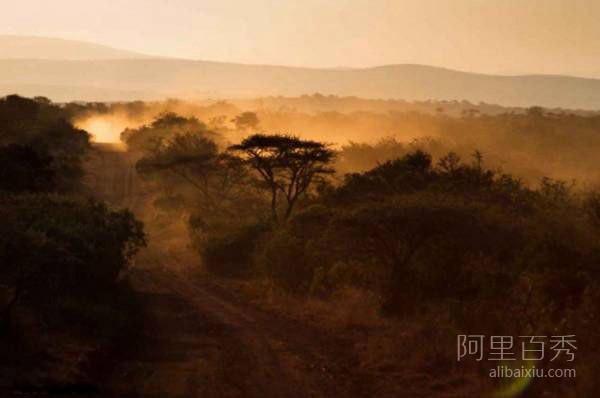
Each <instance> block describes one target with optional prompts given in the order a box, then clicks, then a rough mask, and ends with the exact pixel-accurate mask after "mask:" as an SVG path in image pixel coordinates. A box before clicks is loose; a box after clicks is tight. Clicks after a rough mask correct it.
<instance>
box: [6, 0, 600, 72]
mask: <svg viewBox="0 0 600 398" xmlns="http://www.w3.org/2000/svg"><path fill="white" fill-rule="evenodd" d="M0 2H1V3H3V4H1V6H0V10H1V11H0V34H16V35H36V36H51V37H60V38H67V39H77V40H84V41H92V42H96V43H100V44H106V45H110V46H114V47H119V48H124V49H129V50H135V51H139V52H145V53H150V54H157V55H167V56H175V57H183V58H193V59H205V60H217V61H234V62H245V63H261V64H281V65H297V66H314V67H321V66H325V67H338V66H351V67H362V66H373V65H381V64H394V63H419V64H429V65H437V66H445V67H449V68H455V69H461V70H469V71H477V72H490V73H509V74H510V73H563V74H572V75H580V76H592V77H600V0H85V1H84V0H52V1H49V0H18V1H9V0H0Z"/></svg>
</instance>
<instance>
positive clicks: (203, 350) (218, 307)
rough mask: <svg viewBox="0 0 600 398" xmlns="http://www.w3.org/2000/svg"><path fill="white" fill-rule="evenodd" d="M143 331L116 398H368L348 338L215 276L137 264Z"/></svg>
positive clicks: (121, 369) (120, 372)
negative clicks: (268, 305) (268, 307)
mask: <svg viewBox="0 0 600 398" xmlns="http://www.w3.org/2000/svg"><path fill="white" fill-rule="evenodd" d="M130 277H131V279H132V282H133V285H134V287H135V289H136V290H137V291H138V293H139V294H140V295H141V297H142V300H143V302H144V306H145V308H146V310H145V325H144V330H143V333H142V337H141V338H140V339H139V341H137V342H136V343H135V344H134V347H132V349H131V352H128V353H127V354H125V358H124V359H123V360H122V361H121V362H120V364H119V365H118V366H117V368H116V369H115V370H114V372H113V374H112V375H111V376H110V378H109V381H108V382H107V385H106V388H105V389H106V391H105V394H107V395H110V396H115V397H116V396H119V397H152V398H153V397H157V398H158V397H161V398H170V397H262V398H264V397H286V398H287V397H367V396H372V394H371V393H370V392H371V391H370V385H371V384H372V383H371V380H370V378H369V377H368V376H367V375H365V374H361V373H360V372H359V371H358V370H357V369H358V366H357V361H356V359H355V358H354V357H353V355H352V350H351V349H350V347H349V346H348V344H347V342H345V341H343V339H341V338H340V337H339V336H335V335H332V334H330V333H327V332H323V331H321V330H318V329H317V328H315V327H312V326H311V325H308V324H306V323H305V322H301V321H298V320H295V319H291V318H288V317H286V316H283V315H280V314H275V313H271V312H266V311H262V310H260V309H258V308H256V307H255V306H253V305H252V304H250V303H248V302H246V301H245V300H244V299H243V298H241V297H239V296H237V295H236V294H234V293H232V292H230V291H228V290H227V288H226V287H223V286H222V285H221V284H219V283H215V282H214V281H213V280H212V279H211V278H210V277H206V276H189V275H185V274H182V273H177V272H174V271H168V270H166V269H164V268H162V269H161V268H148V269H134V270H133V271H131V276H130Z"/></svg>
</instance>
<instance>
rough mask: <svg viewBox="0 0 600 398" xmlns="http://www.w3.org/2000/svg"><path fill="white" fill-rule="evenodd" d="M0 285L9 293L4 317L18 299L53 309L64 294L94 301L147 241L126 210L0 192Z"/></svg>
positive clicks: (38, 306)
mask: <svg viewBox="0 0 600 398" xmlns="http://www.w3.org/2000/svg"><path fill="white" fill-rule="evenodd" d="M0 217H2V220H3V223H2V224H1V225H0V283H1V284H4V285H6V286H8V287H9V289H11V290H12V291H13V295H12V298H11V299H10V300H9V304H8V306H7V307H6V308H5V309H4V318H5V319H4V320H5V322H6V323H8V321H9V319H10V312H11V311H12V310H13V308H14V306H15V305H17V304H19V303H28V304H29V305H32V306H34V307H36V308H40V309H41V308H45V309H48V308H51V307H53V304H54V303H57V302H59V301H61V300H62V299H64V298H74V297H76V298H78V299H82V300H85V299H95V298H97V297H101V296H102V295H104V294H106V292H110V290H111V289H112V288H114V286H115V284H116V283H117V280H118V277H119V274H120V272H121V271H122V270H123V269H124V267H126V266H127V264H128V262H129V260H130V258H131V257H132V256H133V255H134V254H135V253H136V251H137V250H138V249H139V248H140V247H141V246H143V245H145V237H144V233H143V230H142V224H141V223H140V222H139V221H137V220H136V219H135V218H134V217H133V215H132V213H130V212H129V211H127V210H122V211H112V210H109V209H108V208H107V207H106V206H105V205H104V204H102V203H99V202H95V201H93V200H78V199H71V198H65V197H61V196H48V195H22V196H12V195H8V196H7V195H3V196H0Z"/></svg>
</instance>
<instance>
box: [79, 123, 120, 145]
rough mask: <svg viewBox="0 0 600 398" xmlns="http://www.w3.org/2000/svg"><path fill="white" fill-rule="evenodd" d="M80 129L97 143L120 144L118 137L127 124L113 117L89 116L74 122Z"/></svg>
mask: <svg viewBox="0 0 600 398" xmlns="http://www.w3.org/2000/svg"><path fill="white" fill-rule="evenodd" d="M75 124H76V126H77V127H78V128H80V129H83V130H86V131H87V132H89V133H90V134H91V135H92V137H93V140H94V141H95V142H98V143H120V142H121V139H120V135H121V132H122V131H123V130H125V129H126V128H127V127H129V126H128V124H127V123H126V122H125V121H124V120H123V119H121V118H118V117H115V116H91V117H89V118H86V119H82V120H80V121H76V122H75Z"/></svg>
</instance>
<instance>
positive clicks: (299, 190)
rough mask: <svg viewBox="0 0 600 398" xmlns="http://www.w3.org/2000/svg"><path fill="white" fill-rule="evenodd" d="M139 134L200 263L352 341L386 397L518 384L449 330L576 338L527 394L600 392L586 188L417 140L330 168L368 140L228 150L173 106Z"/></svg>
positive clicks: (160, 198)
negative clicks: (562, 373)
mask: <svg viewBox="0 0 600 398" xmlns="http://www.w3.org/2000/svg"><path fill="white" fill-rule="evenodd" d="M532 112H533V113H535V112H536V111H532ZM533 113H531V114H530V115H529V116H527V117H539V115H538V116H536V115H535V114H533ZM165 123H174V125H175V127H174V128H172V129H164V126H165ZM184 125H185V126H196V127H195V128H193V127H192V128H185V129H180V128H179V127H180V126H184ZM153 126H160V127H153ZM143 135H148V136H149V137H153V138H152V139H149V141H148V144H149V145H148V147H149V148H151V150H149V151H146V152H144V153H142V154H141V155H140V159H139V160H138V163H137V167H138V170H139V171H140V172H141V173H142V174H143V175H144V176H146V178H147V180H148V183H149V184H151V185H152V186H153V187H154V190H155V191H154V192H155V194H156V195H157V199H156V203H157V205H158V206H159V207H161V208H163V210H164V211H168V212H175V213H177V214H179V215H180V217H183V218H185V219H187V220H188V222H187V224H188V230H189V236H190V240H191V242H192V245H193V247H194V248H195V249H196V250H197V252H198V253H199V254H200V255H201V257H202V259H203V264H204V266H205V268H206V269H207V270H208V271H209V272H211V273H213V274H215V275H218V276H221V277H229V278H235V279H234V280H235V282H232V283H231V286H237V287H238V288H239V289H241V291H244V292H246V294H248V295H249V296H250V297H253V299H254V300H256V301H257V302H259V303H262V304H263V305H265V306H267V307H269V308H271V309H272V308H279V309H280V310H283V311H286V312H288V314H289V315H291V316H300V317H302V316H304V317H307V318H309V319H312V321H315V322H317V323H318V324H320V325H321V326H322V327H324V328H329V329H333V330H335V331H336V333H339V334H340V335H345V336H350V338H351V341H352V344H353V345H352V346H351V348H349V349H355V350H357V351H358V352H360V353H361V354H360V355H362V358H363V365H364V366H365V367H366V368H368V369H369V370H370V371H371V372H373V373H374V374H376V375H378V380H381V386H380V389H381V390H380V392H381V393H382V394H393V393H394V392H395V393H400V392H401V391H406V389H407V388H411V389H413V388H415V389H416V390H419V389H420V391H421V392H423V391H429V389H437V390H439V391H441V392H444V393H448V394H452V393H455V394H459V393H460V392H461V391H462V392H463V393H464V392H465V391H467V392H468V391H470V392H471V393H475V391H481V389H482V388H484V389H485V390H487V391H502V390H503V389H506V390H508V389H510V388H513V387H511V386H503V385H498V384H495V383H494V380H490V379H489V378H488V377H487V375H486V372H487V370H488V369H487V368H486V367H485V366H483V365H481V364H479V363H477V362H471V363H466V364H463V363H460V364H457V361H456V338H457V335H459V334H478V335H481V334H483V335H487V336H492V335H506V336H521V335H540V336H546V335H548V336H550V335H555V334H557V333H558V334H576V335H577V339H578V341H579V342H580V344H581V345H582V347H583V346H584V345H585V350H586V353H585V355H581V357H580V358H579V359H578V362H577V368H578V375H577V379H576V380H571V381H567V382H566V383H565V382H564V380H559V381H554V380H551V381H548V380H543V381H538V380H535V381H533V382H532V385H531V386H530V387H529V390H528V391H529V392H530V394H533V395H531V396H548V395H547V394H555V395H551V396H557V397H558V396H561V397H564V396H573V397H575V396H587V395H590V394H591V393H592V392H593V391H597V389H598V384H597V381H596V379H595V378H594V377H593V375H592V372H593V369H594V368H595V367H596V366H598V364H599V363H598V359H599V355H598V351H597V349H596V347H595V346H594V344H593V343H592V341H593V340H594V337H593V336H594V333H595V330H596V329H597V327H598V323H597V322H598V310H599V308H598V303H600V300H599V299H600V297H599V294H600V290H599V286H598V278H597V275H598V271H599V269H598V264H600V242H599V240H598V236H599V234H600V218H599V215H600V200H599V199H598V198H599V197H600V196H599V194H598V192H597V191H594V190H593V189H588V190H584V189H582V188H581V187H579V186H577V185H575V184H572V183H567V182H564V181H560V180H554V179H551V178H547V177H544V178H541V179H540V180H539V181H538V182H537V183H536V184H529V183H526V182H524V181H523V180H522V179H520V178H519V177H517V176H514V175H511V174H508V173H503V172H501V171H498V170H496V169H491V168H489V167H487V166H486V161H485V158H484V156H483V155H482V154H481V153H480V152H478V151H475V152H474V153H473V154H472V156H471V157H469V158H466V159H463V158H461V157H460V156H459V155H457V154H456V153H454V152H448V153H446V154H443V155H437V156H435V158H434V156H432V154H431V153H428V152H426V151H425V150H424V149H426V148H423V147H422V146H421V147H418V146H416V147H415V143H413V144H404V143H401V142H398V141H387V142H383V143H381V144H379V145H380V146H382V147H383V148H384V149H385V151H386V153H387V156H388V157H390V159H389V160H386V161H381V162H379V163H378V164H377V165H376V166H375V167H372V168H370V169H367V170H364V171H360V172H351V173H346V174H345V175H340V174H339V173H338V174H335V169H334V168H335V165H336V164H339V163H337V162H339V159H340V158H342V159H348V158H349V157H352V156H356V152H357V151H359V152H366V153H368V152H369V151H375V150H376V149H375V148H377V147H373V146H362V147H361V146H358V145H357V144H353V145H350V146H349V147H343V148H341V150H335V149H333V148H332V147H331V146H330V145H328V144H327V143H322V142H319V141H313V140H308V139H304V138H300V137H297V136H293V135H285V134H263V133H253V134H249V135H248V136H246V138H244V139H243V140H241V142H240V143H238V144H233V145H231V144H229V143H228V142H227V140H226V139H225V137H223V136H219V134H218V132H217V131H215V130H211V129H210V128H209V127H207V125H204V124H203V123H201V122H199V121H198V120H197V119H194V118H191V119H186V118H180V119H177V118H174V117H173V115H169V114H167V115H164V116H160V117H159V118H158V119H156V120H155V121H154V122H152V124H151V125H148V126H144V127H141V128H140V129H137V130H129V131H128V132H127V134H126V135H124V138H125V141H126V142H128V141H132V142H137V140H139V139H140V138H141V137H142V136H143ZM394 155H396V156H394ZM232 288H233V287H232ZM361 314H363V315H364V316H362V318H361ZM320 315H322V316H321V317H320ZM562 364H563V365H564V367H567V365H568V364H566V363H562ZM484 365H487V363H486V364H484ZM537 366H538V367H549V366H553V367H556V366H557V365H556V363H550V361H549V360H548V359H546V360H545V362H542V363H539V364H537ZM440 374H443V375H446V376H444V377H443V378H442V379H441V380H437V381H434V380H433V379H434V375H438V376H439V375H440ZM427 375H429V376H427ZM438 376H435V378H436V379H437V378H438ZM482 386H483V387H482ZM390 389H391V390H390ZM394 389H397V390H394ZM416 390H415V391H416ZM568 394H572V395H568Z"/></svg>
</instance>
